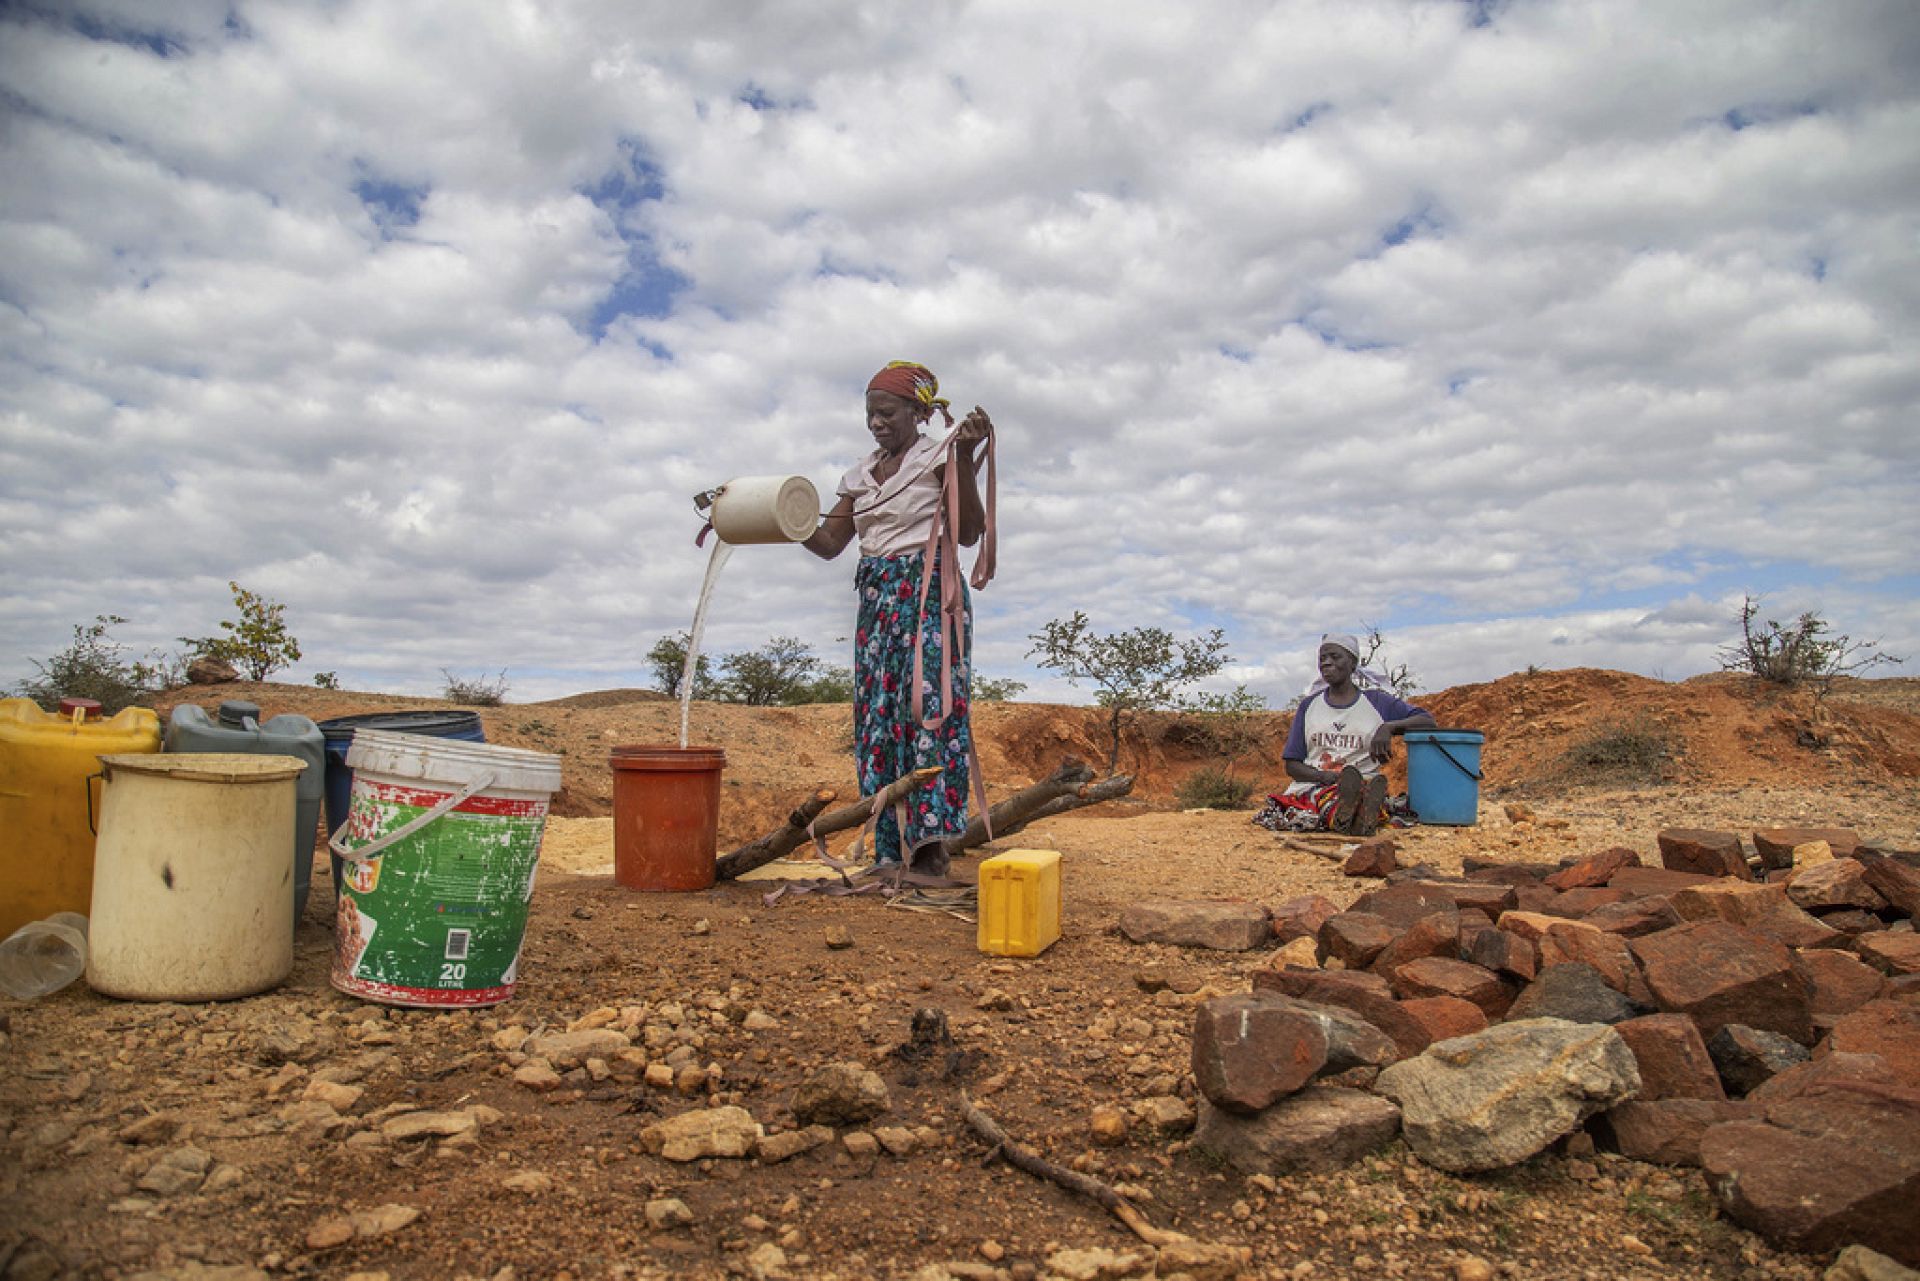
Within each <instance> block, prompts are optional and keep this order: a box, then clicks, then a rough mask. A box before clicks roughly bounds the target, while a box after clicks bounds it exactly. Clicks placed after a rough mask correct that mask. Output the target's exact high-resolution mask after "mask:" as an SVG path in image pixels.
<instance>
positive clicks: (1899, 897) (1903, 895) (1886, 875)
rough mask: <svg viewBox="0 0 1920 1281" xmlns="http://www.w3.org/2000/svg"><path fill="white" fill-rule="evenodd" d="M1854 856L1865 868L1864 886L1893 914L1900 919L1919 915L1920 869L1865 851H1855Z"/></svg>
mask: <svg viewBox="0 0 1920 1281" xmlns="http://www.w3.org/2000/svg"><path fill="white" fill-rule="evenodd" d="M1853 857H1854V860H1855V861H1856V862H1858V863H1859V864H1860V866H1861V867H1863V868H1865V869H1866V873H1867V884H1869V885H1871V886H1873V888H1874V889H1876V890H1879V891H1880V897H1882V898H1884V899H1886V900H1887V902H1888V904H1889V905H1891V906H1892V907H1893V908H1894V910H1895V911H1897V912H1899V913H1900V914H1901V915H1902V916H1907V917H1915V916H1920V867H1913V866H1911V865H1909V864H1907V863H1903V862H1901V861H1900V860H1899V859H1897V858H1888V857H1887V856H1886V855H1885V854H1882V853H1880V852H1879V851H1878V850H1870V849H1865V848H1862V849H1858V850H1855V851H1854V853H1853Z"/></svg>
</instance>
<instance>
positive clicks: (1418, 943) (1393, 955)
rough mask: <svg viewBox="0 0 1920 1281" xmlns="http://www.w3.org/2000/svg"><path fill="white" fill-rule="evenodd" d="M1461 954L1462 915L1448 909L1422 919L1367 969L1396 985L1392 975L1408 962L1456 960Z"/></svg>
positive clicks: (1382, 951) (1387, 947)
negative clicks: (1428, 958) (1425, 958)
mask: <svg viewBox="0 0 1920 1281" xmlns="http://www.w3.org/2000/svg"><path fill="white" fill-rule="evenodd" d="M1459 950H1460V913H1458V912H1456V911H1454V910H1453V909H1452V908H1448V909H1446V910H1445V911H1442V912H1434V913H1431V914H1430V915H1427V916H1423V917H1421V918H1420V919H1419V920H1417V921H1415V922H1414V923H1413V924H1412V925H1410V926H1408V927H1407V928H1406V929H1404V930H1402V931H1401V932H1400V934H1399V935H1398V936H1397V937H1396V938H1395V939H1394V940H1393V941H1392V942H1391V943H1388V944H1387V945H1386V946H1385V947H1383V948H1381V949H1380V955H1378V956H1376V957H1374V958H1373V961H1372V963H1371V964H1370V965H1369V966H1368V967H1367V968H1368V969H1370V970H1372V971H1373V972H1374V973H1375V974H1378V975H1380V976H1382V977H1383V978H1385V979H1386V980H1387V982H1389V983H1391V982H1393V972H1394V971H1395V970H1397V969H1399V968H1400V967H1401V966H1402V965H1405V964H1407V963H1408V962H1409V961H1417V960H1421V959H1422V958H1424V957H1430V956H1444V957H1448V958H1451V957H1454V956H1457V955H1458V954H1459Z"/></svg>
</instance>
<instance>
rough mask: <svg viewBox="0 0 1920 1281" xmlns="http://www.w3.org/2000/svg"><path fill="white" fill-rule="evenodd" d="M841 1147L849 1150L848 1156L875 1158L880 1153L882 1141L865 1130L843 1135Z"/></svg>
mask: <svg viewBox="0 0 1920 1281" xmlns="http://www.w3.org/2000/svg"><path fill="white" fill-rule="evenodd" d="M840 1145H841V1146H842V1147H844V1148H845V1149H846V1150H847V1155H848V1156H856V1157H868V1156H875V1155H878V1153H879V1151H880V1140H878V1139H876V1138H874V1137H873V1136H872V1135H871V1134H868V1133H867V1132H866V1131H865V1130H853V1131H850V1132H848V1133H846V1134H843V1135H841V1136H840Z"/></svg>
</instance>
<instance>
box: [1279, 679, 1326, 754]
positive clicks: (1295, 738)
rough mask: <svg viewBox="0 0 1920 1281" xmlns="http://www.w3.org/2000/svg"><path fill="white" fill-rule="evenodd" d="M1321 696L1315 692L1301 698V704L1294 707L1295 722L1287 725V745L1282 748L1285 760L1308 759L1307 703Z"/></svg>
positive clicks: (1281, 751)
mask: <svg viewBox="0 0 1920 1281" xmlns="http://www.w3.org/2000/svg"><path fill="white" fill-rule="evenodd" d="M1318 697H1320V696H1319V695H1318V694H1314V695H1312V696H1311V697H1308V698H1303V699H1301V700H1300V706H1298V707H1296V708H1294V709H1293V724H1291V725H1289V726H1288V727H1287V745H1286V746H1285V747H1283V748H1281V749H1280V759H1281V760H1283V761H1304V760H1306V759H1307V730H1306V724H1307V705H1308V704H1310V703H1312V702H1313V700H1314V699H1316V698H1318Z"/></svg>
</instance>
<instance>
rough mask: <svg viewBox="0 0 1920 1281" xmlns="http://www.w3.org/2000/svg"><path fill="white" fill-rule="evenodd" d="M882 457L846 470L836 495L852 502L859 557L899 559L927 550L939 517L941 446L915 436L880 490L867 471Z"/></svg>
mask: <svg viewBox="0 0 1920 1281" xmlns="http://www.w3.org/2000/svg"><path fill="white" fill-rule="evenodd" d="M884 457H885V455H884V454H883V453H882V452H881V451H880V450H878V449H876V450H874V451H873V452H872V453H871V454H868V455H867V456H866V457H865V458H863V459H861V460H860V461H859V462H858V463H856V464H854V465H853V466H852V467H850V468H848V469H847V474H846V475H844V476H842V477H841V478H840V485H839V488H838V490H837V491H836V492H837V493H839V495H840V496H841V497H843V498H851V499H852V500H853V527H854V529H855V530H857V531H858V532H859V534H860V554H861V555H862V556H904V555H907V554H908V553H910V552H917V551H919V550H920V549H921V548H923V547H925V546H926V545H927V535H928V534H930V533H932V532H933V523H934V521H935V520H936V519H937V518H938V517H939V514H940V472H939V468H940V463H941V461H942V460H943V459H944V458H945V457H946V444H945V442H944V441H938V440H934V439H932V438H930V437H928V436H921V437H919V438H918V439H916V440H915V441H914V442H913V443H912V444H911V445H909V446H907V453H906V457H904V458H902V459H901V460H900V470H898V471H896V472H894V473H893V475H892V476H890V477H888V478H887V480H886V482H885V483H884V484H882V483H881V482H880V481H878V480H875V479H874V476H873V469H874V468H875V467H876V466H878V465H879V463H880V460H881V459H882V458H884Z"/></svg>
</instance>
